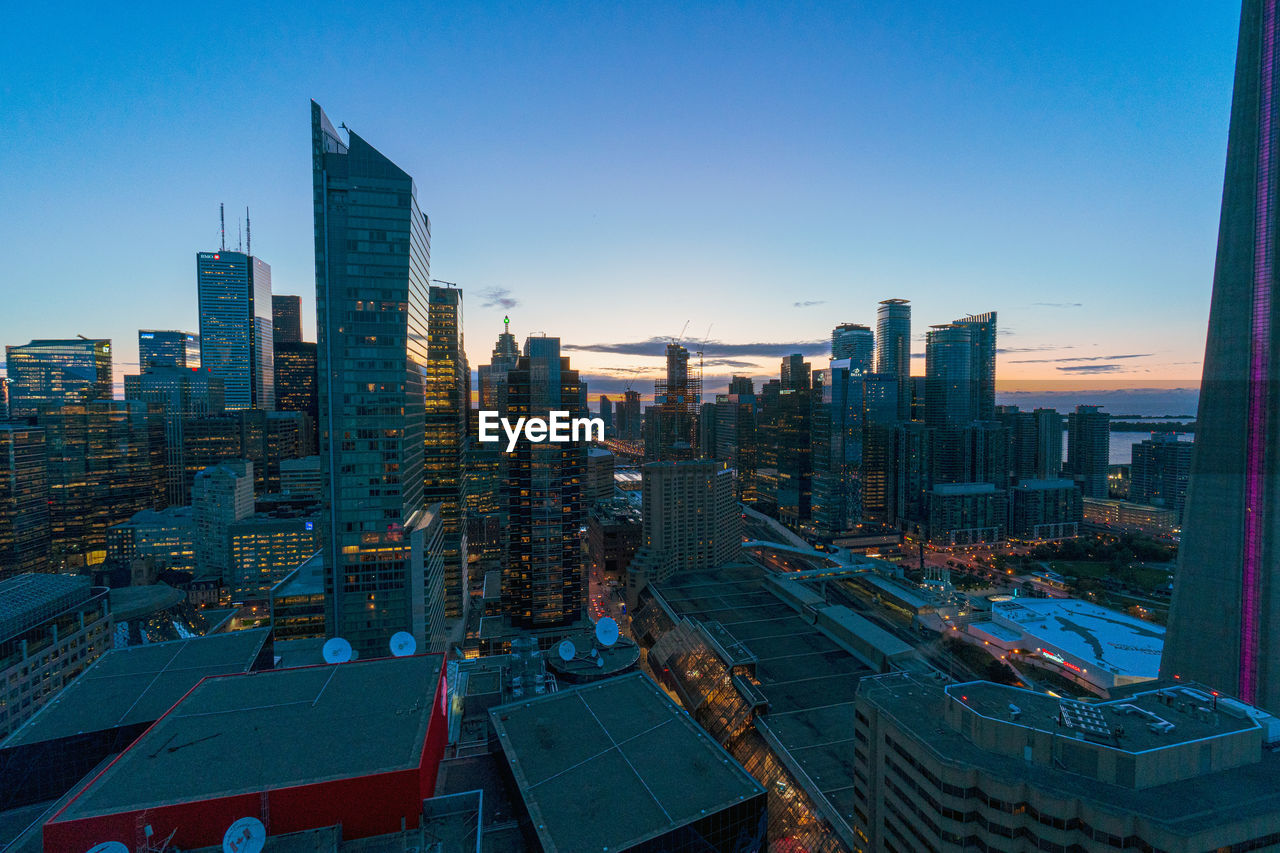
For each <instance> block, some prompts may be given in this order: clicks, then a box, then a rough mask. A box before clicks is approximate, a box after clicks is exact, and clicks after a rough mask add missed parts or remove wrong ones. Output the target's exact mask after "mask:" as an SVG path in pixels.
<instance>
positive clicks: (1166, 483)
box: [1129, 433, 1195, 519]
mask: <svg viewBox="0 0 1280 853" xmlns="http://www.w3.org/2000/svg"><path fill="white" fill-rule="evenodd" d="M1194 447H1195V445H1194V444H1193V443H1192V442H1190V441H1179V440H1178V437H1177V436H1176V435H1174V434H1172V433H1153V434H1152V436H1151V438H1148V439H1146V440H1145V441H1140V442H1138V443H1137V444H1135V445H1134V446H1133V464H1132V465H1131V466H1130V479H1129V500H1131V501H1133V502H1134V503H1141V504H1152V505H1153V506H1167V507H1169V508H1170V509H1172V510H1173V511H1174V512H1176V513H1177V514H1178V518H1179V519H1181V518H1182V510H1183V506H1184V505H1185V504H1186V500H1187V480H1188V479H1189V475H1190V471H1191V455H1192V451H1193V450H1194Z"/></svg>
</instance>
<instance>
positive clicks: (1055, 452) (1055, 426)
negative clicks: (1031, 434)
mask: <svg viewBox="0 0 1280 853" xmlns="http://www.w3.org/2000/svg"><path fill="white" fill-rule="evenodd" d="M1032 415H1033V416H1034V417H1035V421H1036V454H1035V465H1036V467H1035V473H1034V475H1033V479H1036V480H1056V479H1057V478H1058V477H1061V476H1062V414H1061V413H1060V412H1058V411H1057V410H1056V409H1036V410H1035V411H1034V412H1032ZM1107 432H1108V434H1109V433H1110V427H1108V430H1107Z"/></svg>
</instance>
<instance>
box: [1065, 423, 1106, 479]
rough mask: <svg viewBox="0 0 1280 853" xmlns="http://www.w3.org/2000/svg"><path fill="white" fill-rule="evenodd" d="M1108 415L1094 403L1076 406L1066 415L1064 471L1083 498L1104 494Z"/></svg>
mask: <svg viewBox="0 0 1280 853" xmlns="http://www.w3.org/2000/svg"><path fill="white" fill-rule="evenodd" d="M1110 446H1111V415H1109V414H1107V413H1106V412H1104V411H1102V410H1101V409H1100V408H1099V407H1098V406H1076V410H1075V411H1074V412H1071V413H1069V414H1068V415H1067V471H1068V473H1070V474H1071V476H1072V478H1073V479H1074V480H1075V481H1076V482H1077V483H1079V484H1080V491H1081V492H1082V493H1083V494H1084V496H1085V497H1086V498H1105V497H1106V496H1107V467H1108V466H1109V465H1110V464H1111V462H1110V459H1111V457H1110Z"/></svg>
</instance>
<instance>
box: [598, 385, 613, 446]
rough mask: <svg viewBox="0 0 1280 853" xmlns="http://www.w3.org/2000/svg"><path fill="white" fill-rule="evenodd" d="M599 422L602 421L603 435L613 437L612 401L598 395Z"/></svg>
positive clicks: (602, 395)
mask: <svg viewBox="0 0 1280 853" xmlns="http://www.w3.org/2000/svg"><path fill="white" fill-rule="evenodd" d="M600 420H602V421H604V434H605V435H607V436H612V435H613V401H612V400H610V399H609V398H608V397H607V396H606V395H604V394H601V395H600Z"/></svg>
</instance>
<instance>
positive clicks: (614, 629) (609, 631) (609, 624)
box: [596, 616, 619, 646]
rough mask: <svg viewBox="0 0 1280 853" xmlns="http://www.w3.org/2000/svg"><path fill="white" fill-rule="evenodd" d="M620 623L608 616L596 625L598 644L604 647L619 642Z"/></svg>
mask: <svg viewBox="0 0 1280 853" xmlns="http://www.w3.org/2000/svg"><path fill="white" fill-rule="evenodd" d="M618 636H619V634H618V623H617V622H616V621H615V620H614V619H613V617H611V616H606V617H604V618H603V619H601V620H600V621H599V622H597V623H596V642H598V643H600V645H602V646H612V645H613V644H614V643H616V642H618Z"/></svg>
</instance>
